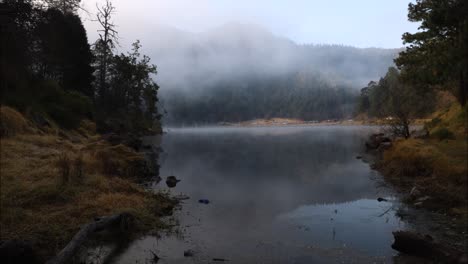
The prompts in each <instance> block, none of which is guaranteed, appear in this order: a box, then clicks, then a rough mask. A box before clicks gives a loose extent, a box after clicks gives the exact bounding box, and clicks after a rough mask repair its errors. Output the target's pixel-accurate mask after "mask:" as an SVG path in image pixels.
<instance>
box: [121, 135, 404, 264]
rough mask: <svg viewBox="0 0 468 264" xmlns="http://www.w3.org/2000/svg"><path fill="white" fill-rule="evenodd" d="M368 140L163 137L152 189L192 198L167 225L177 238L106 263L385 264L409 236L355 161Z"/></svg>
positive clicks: (392, 203)
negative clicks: (397, 234)
mask: <svg viewBox="0 0 468 264" xmlns="http://www.w3.org/2000/svg"><path fill="white" fill-rule="evenodd" d="M375 130H376V128H375V127H365V126H296V127H295V126H285V127H211V128H184V129H169V130H168V133H167V134H164V136H163V139H162V148H163V150H164V152H163V153H162V154H161V157H160V162H159V163H160V165H161V168H160V175H161V177H162V178H163V180H162V181H161V182H160V183H158V184H156V183H153V185H152V187H153V188H154V189H156V190H166V191H168V192H170V193H171V194H172V195H180V194H184V195H187V196H189V197H190V199H188V200H184V201H182V204H181V208H180V210H178V211H176V212H175V213H174V215H173V218H174V219H175V220H177V221H178V223H179V225H178V228H176V230H178V232H177V234H172V233H171V234H167V235H162V236H161V237H154V236H147V237H144V238H142V239H139V240H137V241H134V242H133V243H131V244H130V245H129V246H128V247H127V248H126V249H125V250H123V251H122V252H121V253H120V254H118V255H116V256H114V258H113V260H112V263H151V259H152V258H153V253H156V254H157V255H158V256H159V257H160V260H159V262H157V263H211V262H214V263H219V261H213V259H214V258H217V259H224V260H229V262H227V263H391V262H392V257H393V256H395V255H397V252H396V251H394V250H393V249H392V248H391V244H392V242H393V236H392V231H395V230H398V229H405V228H406V226H405V223H404V222H402V221H401V220H400V219H399V218H398V217H397V216H396V215H395V212H396V210H397V207H398V201H397V199H395V198H394V197H393V195H392V193H391V192H390V191H389V190H388V187H385V186H384V185H383V181H382V178H381V175H379V173H378V172H376V171H373V170H371V169H370V167H369V164H367V163H365V162H364V161H363V160H361V159H357V158H356V156H358V155H363V153H364V148H363V146H364V141H365V139H366V137H367V136H368V135H369V134H370V133H372V132H375ZM169 175H175V176H176V177H177V178H178V179H180V180H181V181H180V182H179V183H178V185H177V186H176V187H175V188H168V187H167V186H166V184H165V178H166V177H167V176H169ZM378 197H385V198H387V199H388V202H378V201H377V198H378ZM199 199H207V200H209V204H202V203H199ZM186 250H191V251H193V253H194V255H193V256H192V257H184V251H186ZM152 252H153V253H152ZM225 263H226V262H225Z"/></svg>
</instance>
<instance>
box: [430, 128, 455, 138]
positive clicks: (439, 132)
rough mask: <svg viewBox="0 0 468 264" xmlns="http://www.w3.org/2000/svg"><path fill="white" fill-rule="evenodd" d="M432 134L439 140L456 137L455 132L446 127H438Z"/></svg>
mask: <svg viewBox="0 0 468 264" xmlns="http://www.w3.org/2000/svg"><path fill="white" fill-rule="evenodd" d="M432 136H433V137H435V138H437V139H439V140H446V139H455V134H453V133H452V131H450V130H449V129H448V128H446V127H441V128H438V129H436V130H435V131H434V132H432Z"/></svg>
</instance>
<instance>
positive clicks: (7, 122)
mask: <svg viewBox="0 0 468 264" xmlns="http://www.w3.org/2000/svg"><path fill="white" fill-rule="evenodd" d="M27 131H28V122H27V120H26V119H25V118H24V117H23V115H22V114H21V113H19V112H18V111H16V110H15V109H13V108H11V107H8V106H1V107H0V136H2V137H9V136H14V135H17V134H21V133H25V132H27Z"/></svg>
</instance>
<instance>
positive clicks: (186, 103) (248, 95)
mask: <svg viewBox="0 0 468 264" xmlns="http://www.w3.org/2000/svg"><path fill="white" fill-rule="evenodd" d="M357 96H358V91H357V90H355V89H351V88H350V87H346V86H344V85H341V86H336V85H332V84H330V83H328V82H327V81H326V80H323V79H322V78H321V77H320V76H319V75H317V74H312V73H305V72H302V73H297V74H288V75H277V76H260V77H257V78H250V79H244V80H242V81H234V80H231V81H224V82H219V83H217V84H216V85H213V86H211V87H207V88H205V89H204V90H203V91H201V92H200V91H199V92H197V93H194V94H191V93H187V92H183V91H181V90H177V89H174V90H171V91H168V92H167V93H166V94H165V96H164V101H163V105H164V106H165V107H167V109H168V111H169V113H168V114H167V118H166V120H165V121H166V122H167V123H168V124H171V125H194V124H215V123H219V122H240V121H245V120H251V119H257V118H273V117H284V118H298V119H303V120H324V119H342V118H348V117H351V116H352V114H353V111H354V106H355V100H356V98H357Z"/></svg>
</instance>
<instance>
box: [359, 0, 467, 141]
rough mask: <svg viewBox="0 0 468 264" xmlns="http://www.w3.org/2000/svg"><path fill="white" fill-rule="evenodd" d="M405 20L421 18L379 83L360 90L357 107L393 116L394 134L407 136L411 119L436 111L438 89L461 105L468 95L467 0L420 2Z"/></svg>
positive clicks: (374, 115) (361, 109) (376, 115)
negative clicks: (416, 28) (446, 92)
mask: <svg viewBox="0 0 468 264" xmlns="http://www.w3.org/2000/svg"><path fill="white" fill-rule="evenodd" d="M408 20H409V21H411V22H420V23H421V26H420V30H421V31H419V32H416V33H405V34H403V37H402V38H403V41H404V43H405V44H408V47H407V49H405V50H404V51H402V52H401V53H400V54H399V56H398V57H397V58H396V59H395V64H396V66H397V67H398V68H394V67H390V68H389V69H388V71H387V73H386V74H385V76H384V77H382V78H380V80H379V81H378V82H375V81H371V82H370V83H369V84H368V85H367V87H364V88H362V89H361V95H360V97H359V100H358V111H359V112H360V113H365V114H367V115H369V116H370V117H391V119H392V120H393V121H392V124H391V125H392V127H393V132H394V133H395V134H397V135H399V136H404V137H409V136H410V133H409V125H410V124H411V122H412V121H413V120H414V119H415V118H421V117H425V116H427V114H429V113H431V112H432V111H433V110H434V106H435V102H436V101H437V98H436V95H437V94H438V91H449V92H450V93H452V94H453V96H454V97H455V98H456V99H457V100H458V102H459V104H460V105H461V106H465V105H466V101H467V98H468V1H466V0H453V1H430V0H419V1H416V3H410V4H409V5H408Z"/></svg>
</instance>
